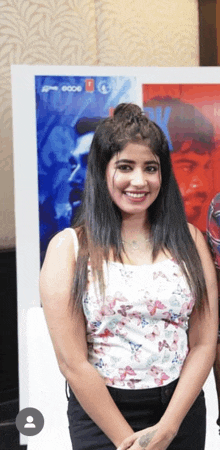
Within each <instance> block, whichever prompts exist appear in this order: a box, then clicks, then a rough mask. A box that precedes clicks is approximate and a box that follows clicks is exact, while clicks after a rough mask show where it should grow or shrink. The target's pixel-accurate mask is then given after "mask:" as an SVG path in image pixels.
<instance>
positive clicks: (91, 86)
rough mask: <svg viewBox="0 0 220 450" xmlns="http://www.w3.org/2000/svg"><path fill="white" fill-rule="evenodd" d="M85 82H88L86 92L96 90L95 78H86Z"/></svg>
mask: <svg viewBox="0 0 220 450" xmlns="http://www.w3.org/2000/svg"><path fill="white" fill-rule="evenodd" d="M85 83H86V92H94V90H95V88H94V80H93V78H87V79H86V80H85Z"/></svg>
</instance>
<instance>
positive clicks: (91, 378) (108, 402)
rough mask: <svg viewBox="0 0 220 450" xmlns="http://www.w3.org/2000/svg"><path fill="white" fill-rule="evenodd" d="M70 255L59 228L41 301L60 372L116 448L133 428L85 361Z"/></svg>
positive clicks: (68, 243)
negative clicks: (74, 303)
mask: <svg viewBox="0 0 220 450" xmlns="http://www.w3.org/2000/svg"><path fill="white" fill-rule="evenodd" d="M74 255H75V252H74V244H73V238H72V236H71V233H70V231H69V230H64V231H61V232H60V233H58V234H57V235H56V236H55V237H54V238H53V239H52V240H51V242H50V244H49V246H48V250H47V253H46V257H45V261H44V264H43V267H42V270H41V275H40V294H41V300H42V304H43V308H44V313H45V316H46V321H47V325H48V328H49V332H50V336H51V339H52V342H53V346H54V350H55V353H56V357H57V361H58V364H59V368H60V371H61V372H62V374H63V375H64V377H65V378H66V380H67V381H68V383H69V385H70V387H71V389H72V391H73V392H74V394H75V396H76V398H77V399H78V401H79V403H80V404H81V406H82V407H83V409H84V410H85V411H86V413H87V414H88V415H89V416H90V417H91V419H92V420H93V421H94V422H95V423H96V424H97V425H98V427H99V428H101V429H102V431H103V432H104V433H105V434H106V435H107V436H108V438H109V439H110V440H111V441H112V442H113V443H114V445H115V446H116V447H118V446H119V445H120V443H121V442H122V441H123V440H124V439H125V438H127V437H128V436H130V435H131V434H133V430H132V428H131V427H130V425H129V424H128V423H127V421H126V420H125V419H124V417H123V415H122V414H121V412H120V411H119V409H118V408H117V406H116V404H115V402H114V401H113V399H112V397H111V395H110V394H109V391H108V389H107V387H106V385H105V383H104V380H103V379H102V378H101V376H100V375H99V373H98V371H97V370H96V369H95V368H94V367H93V366H92V365H91V364H90V363H89V362H88V351H87V341H86V327H85V319H84V315H83V312H82V309H80V310H76V311H74V313H71V308H70V307H69V301H70V297H71V289H72V282H73V275H74V268H75V256H74Z"/></svg>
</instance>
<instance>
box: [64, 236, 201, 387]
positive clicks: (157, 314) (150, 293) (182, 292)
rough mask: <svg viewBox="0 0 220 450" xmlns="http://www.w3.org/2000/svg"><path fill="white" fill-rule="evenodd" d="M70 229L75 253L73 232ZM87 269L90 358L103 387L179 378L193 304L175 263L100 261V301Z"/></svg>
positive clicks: (148, 384) (153, 384)
mask: <svg viewBox="0 0 220 450" xmlns="http://www.w3.org/2000/svg"><path fill="white" fill-rule="evenodd" d="M71 232H72V235H73V238H74V243H75V249H76V253H77V250H78V240H77V236H76V233H75V231H74V230H72V229H71ZM88 269H89V270H88V288H87V292H86V295H85V297H84V299H83V311H84V315H85V319H86V331H87V342H88V359H89V362H90V363H91V364H92V365H93V366H94V367H95V368H96V369H97V370H98V372H99V373H100V375H101V376H102V377H103V378H104V380H105V383H106V385H108V386H114V387H117V388H121V389H123V388H124V389H147V388H153V387H156V386H162V385H166V384H168V383H170V382H171V381H173V380H175V379H177V378H178V377H179V375H180V371H181V368H182V365H183V363H184V360H185V358H186V356H187V353H188V338H187V329H188V320H189V316H190V314H191V312H192V309H193V306H194V297H193V295H192V292H191V291H190V289H189V286H188V284H187V281H186V278H185V276H184V275H183V273H182V271H181V269H180V267H179V265H178V264H177V262H176V261H175V260H174V259H165V260H163V261H159V262H157V263H153V264H143V265H138V266H136V265H129V264H121V263H120V262H113V261H110V262H108V263H106V262H104V263H103V270H104V278H105V287H106V289H105V298H104V299H103V298H102V297H101V295H100V294H99V288H98V285H97V284H96V283H94V281H93V279H92V274H91V270H90V268H89V266H88Z"/></svg>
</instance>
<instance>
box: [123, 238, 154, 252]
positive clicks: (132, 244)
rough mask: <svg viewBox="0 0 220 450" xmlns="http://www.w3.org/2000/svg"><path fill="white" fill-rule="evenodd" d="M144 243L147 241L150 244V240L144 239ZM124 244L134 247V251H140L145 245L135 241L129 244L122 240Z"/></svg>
mask: <svg viewBox="0 0 220 450" xmlns="http://www.w3.org/2000/svg"><path fill="white" fill-rule="evenodd" d="M144 241H145V242H149V241H150V239H144ZM122 244H127V245H130V246H131V247H132V249H133V250H139V249H140V248H141V245H142V244H143V243H140V242H139V243H138V241H135V240H133V241H131V242H127V241H124V240H123V239H122Z"/></svg>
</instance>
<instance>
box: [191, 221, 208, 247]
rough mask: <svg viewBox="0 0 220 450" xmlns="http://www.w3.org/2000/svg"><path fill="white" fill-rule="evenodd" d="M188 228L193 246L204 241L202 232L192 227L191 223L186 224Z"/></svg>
mask: <svg viewBox="0 0 220 450" xmlns="http://www.w3.org/2000/svg"><path fill="white" fill-rule="evenodd" d="M188 228H189V231H190V234H191V236H192V238H193V240H194V242H195V244H196V243H197V242H198V241H202V242H204V241H205V239H204V236H203V234H202V232H201V231H200V230H199V229H198V228H197V227H195V225H193V224H192V223H189V222H188Z"/></svg>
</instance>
